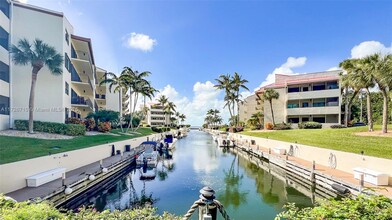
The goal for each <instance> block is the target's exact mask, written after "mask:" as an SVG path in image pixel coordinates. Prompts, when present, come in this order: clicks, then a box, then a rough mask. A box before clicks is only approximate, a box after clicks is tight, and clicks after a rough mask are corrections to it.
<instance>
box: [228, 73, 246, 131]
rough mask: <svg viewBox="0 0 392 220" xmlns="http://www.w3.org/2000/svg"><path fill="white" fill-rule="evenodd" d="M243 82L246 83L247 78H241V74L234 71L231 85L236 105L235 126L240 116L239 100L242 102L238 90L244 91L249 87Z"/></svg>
mask: <svg viewBox="0 0 392 220" xmlns="http://www.w3.org/2000/svg"><path fill="white" fill-rule="evenodd" d="M245 83H248V80H246V79H243V78H242V76H241V75H239V74H238V73H237V72H235V73H234V76H233V79H232V87H233V91H234V96H235V99H234V100H235V102H236V105H237V117H236V125H237V126H238V123H239V121H240V118H239V112H240V105H239V104H240V103H241V102H243V101H242V99H241V95H240V90H241V89H245V90H246V91H249V88H248V87H246V86H245Z"/></svg>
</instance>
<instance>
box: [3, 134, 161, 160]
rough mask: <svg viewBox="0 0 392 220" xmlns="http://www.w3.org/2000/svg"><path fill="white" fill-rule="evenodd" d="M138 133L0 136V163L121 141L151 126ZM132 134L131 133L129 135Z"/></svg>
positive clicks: (137, 135)
mask: <svg viewBox="0 0 392 220" xmlns="http://www.w3.org/2000/svg"><path fill="white" fill-rule="evenodd" d="M137 132H138V133H134V132H132V133H129V135H128V134H124V133H122V132H121V130H120V129H113V130H111V131H110V134H113V135H108V133H102V134H97V135H92V136H77V137H75V138H72V139H62V140H53V139H37V138H29V137H12V136H0V142H1V145H0V164H6V163H12V162H16V161H21V160H27V159H32V158H36V157H40V156H46V155H48V154H49V153H51V154H56V153H62V152H66V151H72V150H78V149H83V148H87V147H92V146H96V145H101V144H105V143H111V142H117V141H123V140H127V139H133V138H138V137H142V136H147V135H150V134H154V133H155V132H154V131H152V130H151V128H142V127H141V128H139V129H138V130H137ZM130 134H132V135H130Z"/></svg>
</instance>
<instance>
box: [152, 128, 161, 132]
mask: <svg viewBox="0 0 392 220" xmlns="http://www.w3.org/2000/svg"><path fill="white" fill-rule="evenodd" d="M151 130H152V131H153V132H157V133H161V132H162V130H161V129H160V128H158V127H151Z"/></svg>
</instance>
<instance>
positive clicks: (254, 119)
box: [248, 112, 264, 129]
mask: <svg viewBox="0 0 392 220" xmlns="http://www.w3.org/2000/svg"><path fill="white" fill-rule="evenodd" d="M263 119H264V114H263V113H261V112H256V113H254V114H252V116H251V117H250V118H249V119H248V124H250V125H251V126H255V127H258V129H259V128H261V127H263Z"/></svg>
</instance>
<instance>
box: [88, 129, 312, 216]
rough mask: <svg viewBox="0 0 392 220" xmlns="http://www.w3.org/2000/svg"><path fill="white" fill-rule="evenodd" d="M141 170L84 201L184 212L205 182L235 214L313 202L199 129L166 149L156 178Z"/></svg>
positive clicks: (262, 212) (266, 212)
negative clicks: (147, 177) (146, 176)
mask: <svg viewBox="0 0 392 220" xmlns="http://www.w3.org/2000/svg"><path fill="white" fill-rule="evenodd" d="M266 166H267V165H266ZM266 170H269V169H268V167H267V168H266ZM136 171H137V170H135V169H132V170H131V171H128V172H127V173H126V174H125V175H123V176H121V177H120V178H119V179H117V180H114V183H113V184H111V185H110V186H107V187H103V188H102V189H101V190H100V191H98V192H94V193H93V194H92V195H86V197H87V198H86V201H83V204H86V205H94V206H95V207H96V209H97V210H104V209H110V210H113V209H128V208H132V207H135V206H143V205H146V204H148V205H150V204H151V205H152V206H154V207H157V208H158V212H159V213H163V211H168V212H171V213H174V214H177V215H182V214H184V213H186V212H187V211H188V209H189V207H190V206H191V205H192V203H193V202H194V201H195V200H197V199H198V196H199V192H198V191H199V190H200V189H201V188H202V187H203V186H204V185H208V186H211V187H212V188H213V189H214V190H215V191H216V196H217V199H218V200H219V201H221V203H222V204H223V205H224V206H225V207H226V210H227V211H228V213H230V217H231V218H234V219H251V218H255V217H256V218H257V217H260V216H262V217H263V219H273V218H274V216H276V214H277V213H279V212H280V211H281V210H282V206H283V205H284V204H285V203H286V202H288V201H290V202H297V203H299V204H301V205H303V206H311V204H312V203H311V199H310V198H309V197H306V196H305V195H304V194H302V193H301V192H299V191H297V190H296V189H294V188H292V187H290V186H289V185H288V184H287V183H286V181H285V178H284V177H279V178H278V177H276V176H274V175H272V174H271V173H269V171H265V170H264V169H261V168H259V167H258V166H256V165H255V164H253V163H251V162H249V161H248V160H247V159H245V158H244V156H242V155H240V154H237V153H235V152H232V151H230V150H228V149H224V148H219V147H217V146H216V144H215V143H214V142H213V141H212V138H211V136H210V135H209V134H207V133H203V132H199V131H192V132H190V133H189V135H188V136H187V137H186V138H184V139H180V140H179V141H178V142H177V143H176V149H175V150H174V151H168V152H161V154H160V156H159V161H158V165H157V167H156V171H157V173H156V178H155V179H154V180H150V181H148V180H140V173H139V172H136ZM81 201H82V200H81Z"/></svg>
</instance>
